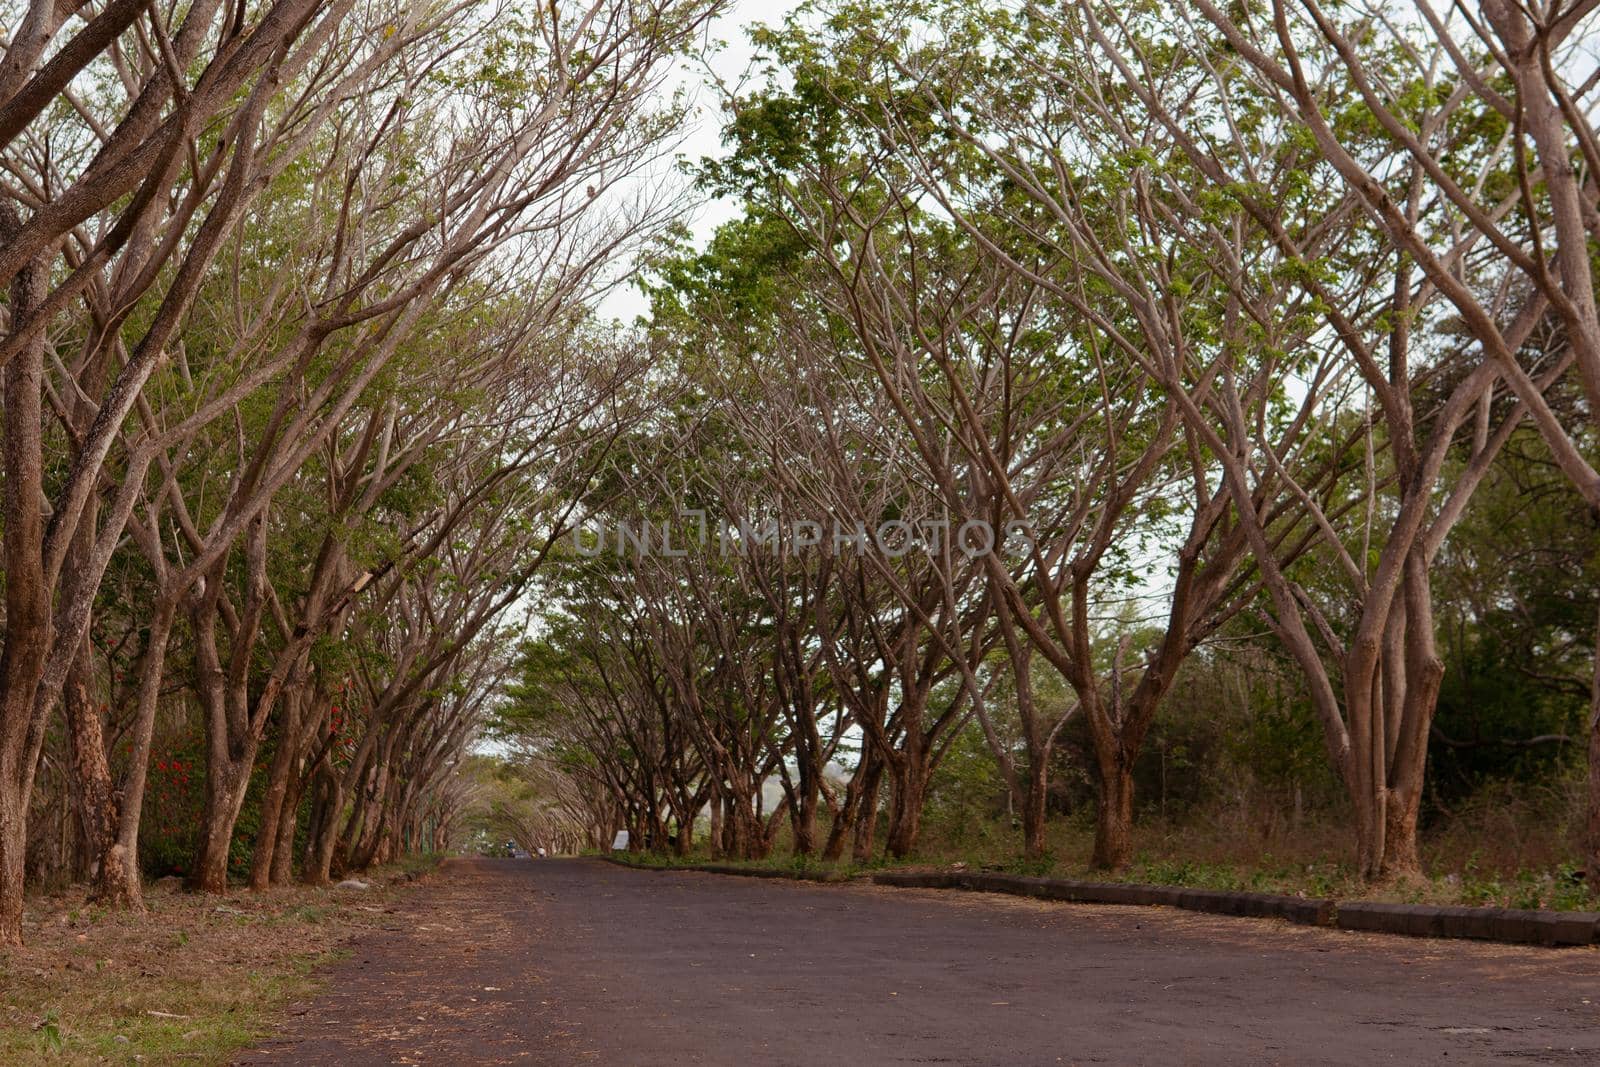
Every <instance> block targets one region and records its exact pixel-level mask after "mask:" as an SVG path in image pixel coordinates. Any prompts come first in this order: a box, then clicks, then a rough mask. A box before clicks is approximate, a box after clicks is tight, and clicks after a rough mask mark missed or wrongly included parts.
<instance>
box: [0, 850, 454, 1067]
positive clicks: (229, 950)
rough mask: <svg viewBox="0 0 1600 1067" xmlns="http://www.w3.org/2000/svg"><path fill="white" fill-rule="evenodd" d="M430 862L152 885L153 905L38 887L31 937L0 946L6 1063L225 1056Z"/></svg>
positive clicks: (0, 1057) (31, 905) (268, 1024)
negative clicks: (43, 892)
mask: <svg viewBox="0 0 1600 1067" xmlns="http://www.w3.org/2000/svg"><path fill="white" fill-rule="evenodd" d="M431 862H436V861H434V860H427V861H423V862H422V863H421V864H417V863H410V864H408V865H407V866H406V867H392V868H386V869H383V870H378V871H374V872H371V873H370V874H367V875H363V876H362V877H363V879H364V880H366V881H369V882H370V883H371V885H372V888H371V889H369V890H366V891H359V892H358V891H352V890H339V889H333V888H328V889H312V888H308V887H304V886H294V887H286V888H281V889H273V890H269V891H267V892H265V893H246V892H242V891H239V892H234V893H230V894H229V895H228V896H226V897H200V896H192V895H189V894H187V893H183V892H179V891H175V890H172V889H167V888H162V887H151V888H149V889H147V891H146V905H147V910H146V911H145V912H144V913H142V914H137V913H128V912H114V911H108V910H107V909H105V908H101V907H97V906H94V905H91V904H89V903H87V902H86V901H85V900H84V897H83V890H82V889H81V888H75V889H70V890H67V891H65V892H62V893H58V894H54V895H50V896H40V897H35V898H31V899H30V900H29V901H28V904H27V910H26V912H25V916H24V922H25V924H26V925H25V927H24V936H25V937H26V939H27V943H26V945H25V946H24V947H23V948H22V950H21V951H19V952H15V953H9V954H6V955H5V956H3V957H0V1063H5V1064H8V1065H14V1064H15V1065H20V1064H45V1063H49V1064H60V1063H69V1064H70V1063H118V1064H122V1063H140V1062H143V1063H161V1064H166V1063H195V1064H221V1063H226V1062H228V1060H229V1058H230V1057H231V1056H232V1055H233V1054H235V1053H237V1052H238V1051H239V1050H240V1049H243V1048H246V1047H248V1046H249V1045H251V1044H253V1043H255V1042H257V1041H259V1040H260V1039H261V1038H263V1037H265V1036H267V1035H268V1034H270V1033H271V1032H272V1030H273V1028H274V1027H273V1024H274V1022H275V1021H276V1017H277V1012H278V1011H279V1010H280V1009H281V1008H282V1007H283V1006H284V1005H285V1004H286V1003H288V1002H289V1001H291V1000H294V999H298V998H301V997H305V996H308V995H310V994H311V993H313V992H315V990H316V989H317V988H318V987H319V985H320V983H321V981H322V979H321V978H320V977H319V975H318V970H319V968H321V967H322V966H324V965H326V964H328V963H330V962H332V961H333V960H336V959H338V958H339V957H340V956H341V955H342V954H343V953H344V952H345V951H346V950H345V948H344V946H345V945H346V944H347V943H348V942H349V941H351V940H353V939H354V938H355V937H357V936H359V935H360V934H361V933H363V932H365V931H367V930H369V929H372V928H374V927H377V926H379V925H381V924H382V923H383V922H384V921H385V916H386V915H387V914H388V913H390V912H391V911H393V908H394V897H395V895H396V894H397V893H399V892H401V891H402V890H401V888H400V886H401V885H402V884H403V883H404V882H406V881H409V880H410V878H411V877H414V876H415V874H416V873H418V872H419V871H420V870H422V869H423V868H424V867H425V866H426V865H427V864H429V863H431Z"/></svg>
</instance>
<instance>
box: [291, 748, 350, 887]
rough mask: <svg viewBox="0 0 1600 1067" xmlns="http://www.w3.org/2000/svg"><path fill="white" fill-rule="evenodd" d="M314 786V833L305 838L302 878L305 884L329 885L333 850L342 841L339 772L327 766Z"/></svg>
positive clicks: (342, 796)
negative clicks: (339, 831) (339, 830)
mask: <svg viewBox="0 0 1600 1067" xmlns="http://www.w3.org/2000/svg"><path fill="white" fill-rule="evenodd" d="M312 790H313V791H312V794H311V796H312V806H311V811H312V815H311V835H310V840H308V841H307V842H306V858H305V865H304V867H303V868H302V869H301V871H300V881H301V882H303V883H305V884H306V885H327V884H328V882H329V880H330V879H329V875H330V872H331V871H332V868H333V851H334V849H335V848H336V847H337V846H338V844H339V834H338V829H339V810H340V809H341V808H342V807H344V791H343V790H342V789H341V788H340V785H339V774H338V772H337V771H335V770H333V769H332V768H330V767H324V768H323V769H322V770H321V771H319V772H318V773H317V778H316V782H315V783H314V784H313V786H312Z"/></svg>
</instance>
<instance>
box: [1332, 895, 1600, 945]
mask: <svg viewBox="0 0 1600 1067" xmlns="http://www.w3.org/2000/svg"><path fill="white" fill-rule="evenodd" d="M1338 925H1339V928H1340V929H1341V930H1364V931H1368V932H1371V933H1381V934H1409V935H1410V936H1412V937H1464V938H1472V939H1474V940H1477V941H1504V942H1508V943H1511V944H1519V945H1547V946H1550V947H1552V948H1554V947H1561V946H1568V945H1592V944H1597V943H1600V913H1596V912H1592V911H1531V910H1525V909H1519V908H1460V907H1453V908H1452V907H1434V906H1431V905H1426V904H1384V903H1373V902H1366V901H1351V902H1350V903H1348V904H1340V905H1339V913H1338Z"/></svg>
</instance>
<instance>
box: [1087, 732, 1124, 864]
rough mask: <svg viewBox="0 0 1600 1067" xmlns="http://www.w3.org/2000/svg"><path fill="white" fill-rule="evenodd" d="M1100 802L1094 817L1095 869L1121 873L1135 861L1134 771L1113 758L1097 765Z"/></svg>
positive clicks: (1100, 761)
mask: <svg viewBox="0 0 1600 1067" xmlns="http://www.w3.org/2000/svg"><path fill="white" fill-rule="evenodd" d="M1097 763H1098V766H1099V771H1100V775H1099V782H1098V798H1099V802H1098V804H1097V805H1096V807H1095V813H1094V856H1093V858H1092V860H1091V862H1092V863H1093V864H1094V866H1096V867H1099V868H1102V869H1103V870H1108V871H1117V870H1121V869H1122V868H1124V867H1126V866H1127V865H1128V861H1129V860H1131V859H1132V858H1133V768H1131V767H1128V766H1126V765H1125V764H1124V762H1123V761H1122V760H1121V759H1118V758H1116V757H1112V758H1111V759H1108V760H1107V759H1102V760H1099V761H1097Z"/></svg>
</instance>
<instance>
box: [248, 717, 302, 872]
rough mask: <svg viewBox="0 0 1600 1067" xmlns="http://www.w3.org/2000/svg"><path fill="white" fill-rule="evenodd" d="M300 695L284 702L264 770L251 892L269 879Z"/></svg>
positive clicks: (293, 750)
mask: <svg viewBox="0 0 1600 1067" xmlns="http://www.w3.org/2000/svg"><path fill="white" fill-rule="evenodd" d="M299 707H300V699H299V694H290V695H289V699H287V700H285V701H283V704H282V708H283V714H282V721H281V722H280V723H279V726H278V743H277V747H276V748H275V749H274V750H273V753H272V763H271V765H270V766H269V767H268V768H267V788H266V790H265V792H263V793H262V795H261V826H260V828H259V829H258V830H257V832H256V841H255V850H254V852H253V853H252V854H251V857H250V888H251V889H253V890H257V891H260V890H262V889H265V888H267V885H268V883H269V882H270V881H271V878H272V860H273V857H274V856H275V855H276V854H277V851H278V823H279V820H281V819H282V818H283V805H284V801H285V800H287V799H288V796H289V779H290V778H291V777H292V776H293V775H294V765H295V762H296V759H295V757H296V756H297V755H298V749H299V742H300V716H299V714H298V711H299Z"/></svg>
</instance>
